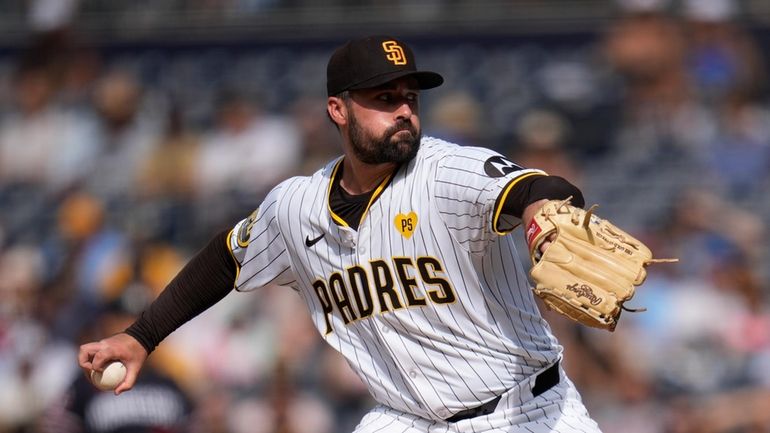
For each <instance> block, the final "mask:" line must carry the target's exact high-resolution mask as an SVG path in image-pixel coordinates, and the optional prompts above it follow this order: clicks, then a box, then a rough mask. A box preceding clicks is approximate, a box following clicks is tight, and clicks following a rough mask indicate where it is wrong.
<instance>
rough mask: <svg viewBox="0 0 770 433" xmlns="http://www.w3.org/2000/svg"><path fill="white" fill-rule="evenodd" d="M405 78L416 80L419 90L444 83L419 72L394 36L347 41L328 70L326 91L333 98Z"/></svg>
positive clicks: (435, 74) (405, 49) (405, 47)
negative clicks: (349, 91)
mask: <svg viewBox="0 0 770 433" xmlns="http://www.w3.org/2000/svg"><path fill="white" fill-rule="evenodd" d="M406 76H411V77H414V78H416V79H417V83H418V85H419V86H420V89H431V88H433V87H438V86H440V85H441V83H443V82H444V78H443V77H442V76H441V75H439V74H437V73H435V72H430V71H419V70H417V64H416V63H415V61H414V54H413V53H412V50H411V49H410V48H409V46H408V45H406V44H405V43H404V42H402V41H400V40H398V39H396V38H394V37H391V36H368V37H365V38H362V39H354V40H351V41H348V42H347V43H346V44H345V45H343V46H341V47H339V48H337V49H336V50H335V51H334V54H332V57H331V58H330V59H329V64H328V65H327V67H326V92H327V93H328V95H329V96H333V95H337V94H339V93H341V92H344V91H345V90H355V89H367V88H370V87H377V86H379V85H381V84H385V83H387V82H388V81H392V80H395V79H396V78H401V77H406Z"/></svg>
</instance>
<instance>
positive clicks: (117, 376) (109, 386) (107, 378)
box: [91, 361, 126, 391]
mask: <svg viewBox="0 0 770 433" xmlns="http://www.w3.org/2000/svg"><path fill="white" fill-rule="evenodd" d="M125 378H126V366H125V365H123V363H122V362H120V361H115V362H113V363H110V364H109V365H108V366H107V367H105V368H104V371H102V372H98V371H96V370H91V382H92V383H93V384H94V386H96V387H97V388H99V389H101V390H102V391H111V390H113V389H115V388H116V387H117V386H118V385H120V383H121V382H123V379H125Z"/></svg>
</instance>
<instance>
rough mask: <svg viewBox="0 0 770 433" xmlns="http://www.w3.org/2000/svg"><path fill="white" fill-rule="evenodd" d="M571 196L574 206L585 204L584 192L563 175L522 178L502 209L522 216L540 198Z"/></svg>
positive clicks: (557, 198)
mask: <svg viewBox="0 0 770 433" xmlns="http://www.w3.org/2000/svg"><path fill="white" fill-rule="evenodd" d="M514 181H515V179H514ZM569 196H572V200H571V203H572V205H573V206H577V207H581V208H582V207H583V206H585V199H583V193H582V192H580V190H579V189H578V188H577V187H576V186H575V185H573V184H571V183H569V181H567V180H566V179H564V178H563V177H559V176H531V177H528V178H525V179H522V180H521V181H520V182H519V183H518V184H516V185H515V186H514V187H513V188H512V189H511V191H509V192H508V195H507V196H506V197H505V202H504V203H503V208H502V211H503V213H504V214H507V215H513V216H515V217H517V218H521V215H522V214H523V213H524V209H525V208H526V207H527V206H529V205H530V204H532V203H534V202H536V201H538V200H541V199H549V200H563V199H566V198H567V197H569ZM498 200H499V199H498Z"/></svg>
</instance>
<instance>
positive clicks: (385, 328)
mask: <svg viewBox="0 0 770 433" xmlns="http://www.w3.org/2000/svg"><path fill="white" fill-rule="evenodd" d="M388 332H390V328H389V327H387V326H383V327H382V333H383V334H387V333H388Z"/></svg>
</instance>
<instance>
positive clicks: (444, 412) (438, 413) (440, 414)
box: [436, 409, 449, 419]
mask: <svg viewBox="0 0 770 433" xmlns="http://www.w3.org/2000/svg"><path fill="white" fill-rule="evenodd" d="M436 415H438V416H440V417H441V418H445V419H446V417H448V416H449V412H447V411H446V410H444V409H441V410H440V411H438V412H436Z"/></svg>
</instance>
